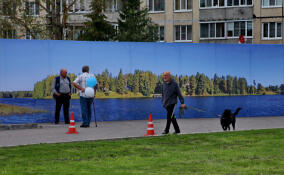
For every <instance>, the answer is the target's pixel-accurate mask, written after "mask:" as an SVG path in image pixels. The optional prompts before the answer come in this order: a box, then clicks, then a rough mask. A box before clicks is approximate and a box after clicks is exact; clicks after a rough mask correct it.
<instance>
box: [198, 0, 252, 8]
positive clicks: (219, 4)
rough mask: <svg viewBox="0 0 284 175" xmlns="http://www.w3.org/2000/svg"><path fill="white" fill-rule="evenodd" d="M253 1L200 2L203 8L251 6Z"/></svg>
mask: <svg viewBox="0 0 284 175" xmlns="http://www.w3.org/2000/svg"><path fill="white" fill-rule="evenodd" d="M252 3H253V0H200V7H201V8H211V7H213V8H216V7H232V6H251V5H252Z"/></svg>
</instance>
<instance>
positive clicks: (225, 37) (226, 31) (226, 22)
mask: <svg viewBox="0 0 284 175" xmlns="http://www.w3.org/2000/svg"><path fill="white" fill-rule="evenodd" d="M243 21H245V22H246V23H245V36H244V38H250V39H251V38H253V20H234V21H212V22H211V21H210V22H200V23H199V25H201V24H209V26H208V37H207V38H201V32H200V31H199V32H200V37H199V38H200V40H216V39H237V38H239V36H234V32H235V30H234V26H233V36H230V37H228V23H234V22H243ZM248 22H252V36H247V30H248V28H247V26H248V25H247V23H248ZM211 23H215V37H210V24H211ZM217 23H224V24H225V25H224V26H225V34H224V37H216V24H217ZM200 30H201V26H200Z"/></svg>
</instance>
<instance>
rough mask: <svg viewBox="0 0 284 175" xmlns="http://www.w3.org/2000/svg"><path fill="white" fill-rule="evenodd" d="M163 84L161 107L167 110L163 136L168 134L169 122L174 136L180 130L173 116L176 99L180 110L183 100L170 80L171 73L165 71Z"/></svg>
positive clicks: (183, 105)
mask: <svg viewBox="0 0 284 175" xmlns="http://www.w3.org/2000/svg"><path fill="white" fill-rule="evenodd" d="M163 76H164V83H163V90H162V103H163V107H164V108H166V110H167V125H166V128H165V130H164V132H163V134H168V133H169V130H170V125H171V122H172V123H173V125H174V128H175V132H174V133H175V134H179V133H180V129H179V126H178V123H177V120H176V116H175V115H174V111H175V106H176V104H177V97H178V98H179V100H180V103H181V108H185V104H184V98H183V96H182V94H181V92H180V89H179V87H178V84H177V83H176V82H175V81H174V80H173V79H172V78H171V73H170V72H168V71H166V72H164V73H163Z"/></svg>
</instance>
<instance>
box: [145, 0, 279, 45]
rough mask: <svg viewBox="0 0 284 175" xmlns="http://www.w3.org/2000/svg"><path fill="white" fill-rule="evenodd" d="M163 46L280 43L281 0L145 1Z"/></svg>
mask: <svg viewBox="0 0 284 175" xmlns="http://www.w3.org/2000/svg"><path fill="white" fill-rule="evenodd" d="M143 5H144V6H145V7H148V8H149V13H150V16H151V18H152V19H153V21H154V22H155V23H157V24H159V25H160V26H161V27H160V28H161V29H162V30H163V33H164V34H165V35H164V41H165V42H192V43H239V37H240V35H242V36H243V37H244V38H245V43H255V44H282V43H283V41H284V40H283V34H284V32H283V27H282V26H283V19H284V17H283V0H144V2H143Z"/></svg>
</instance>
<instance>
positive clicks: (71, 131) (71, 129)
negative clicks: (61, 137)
mask: <svg viewBox="0 0 284 175" xmlns="http://www.w3.org/2000/svg"><path fill="white" fill-rule="evenodd" d="M78 133H79V132H77V131H76V128H75V120H74V113H73V112H71V120H70V125H69V130H68V132H66V134H78Z"/></svg>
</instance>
